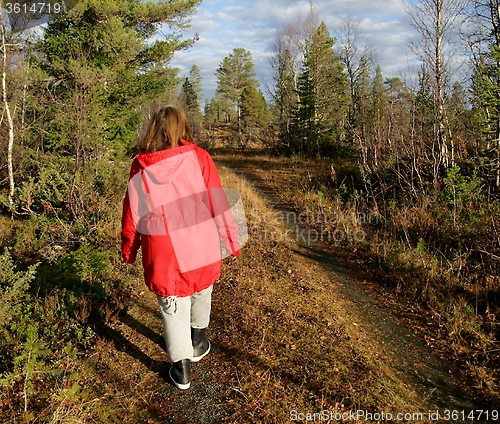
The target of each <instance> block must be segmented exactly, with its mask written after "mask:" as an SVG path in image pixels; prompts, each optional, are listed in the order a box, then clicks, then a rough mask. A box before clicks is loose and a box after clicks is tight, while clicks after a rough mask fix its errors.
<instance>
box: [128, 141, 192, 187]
mask: <svg viewBox="0 0 500 424" xmlns="http://www.w3.org/2000/svg"><path fill="white" fill-rule="evenodd" d="M182 142H183V143H184V144H183V145H182V146H178V147H175V148H173V149H166V150H160V151H158V152H151V153H139V154H137V156H136V159H137V160H138V162H139V163H140V165H141V166H142V168H144V172H145V173H146V174H147V175H148V177H149V178H150V179H151V181H152V182H153V183H155V184H167V183H170V182H172V181H174V180H175V179H176V178H177V176H178V175H179V174H180V173H181V172H182V170H183V169H184V167H185V165H186V162H187V158H188V157H190V156H191V155H186V154H185V153H189V152H193V153H192V154H195V152H194V149H195V147H196V146H195V144H194V143H191V142H189V141H185V140H183V141H182Z"/></svg>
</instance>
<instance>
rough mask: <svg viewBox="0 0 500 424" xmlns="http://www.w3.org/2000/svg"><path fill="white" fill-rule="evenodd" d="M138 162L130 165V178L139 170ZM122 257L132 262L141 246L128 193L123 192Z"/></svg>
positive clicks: (135, 161)
mask: <svg viewBox="0 0 500 424" xmlns="http://www.w3.org/2000/svg"><path fill="white" fill-rule="evenodd" d="M139 167H140V165H139V162H138V161H137V159H135V160H134V162H132V167H131V170H130V178H132V177H133V176H134V175H135V174H136V173H137V172H139ZM121 238H122V258H123V260H124V261H125V262H127V263H129V264H133V263H134V262H135V259H136V257H137V251H138V250H139V247H140V246H141V237H140V233H139V232H138V231H137V228H136V225H135V223H134V219H133V217H132V210H131V208H130V199H129V193H128V187H127V192H126V193H125V198H124V199H123V211H122V231H121Z"/></svg>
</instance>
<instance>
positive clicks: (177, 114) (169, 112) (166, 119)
mask: <svg viewBox="0 0 500 424" xmlns="http://www.w3.org/2000/svg"><path fill="white" fill-rule="evenodd" d="M182 140H187V141H193V136H192V134H191V129H190V128H189V124H188V121H187V117H186V114H185V113H184V112H183V111H182V110H181V109H179V108H178V107H176V106H163V107H162V108H160V109H159V110H158V111H157V112H156V113H155V114H154V115H153V117H152V118H151V122H150V123H149V127H148V130H147V131H146V135H145V136H144V137H143V138H142V139H141V140H139V142H138V147H139V151H140V152H141V153H150V152H157V151H158V150H165V149H171V148H174V147H177V146H181V145H182Z"/></svg>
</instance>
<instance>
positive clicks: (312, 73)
mask: <svg viewBox="0 0 500 424" xmlns="http://www.w3.org/2000/svg"><path fill="white" fill-rule="evenodd" d="M334 43H335V41H334V39H333V38H331V37H330V35H329V33H328V29H327V27H326V24H325V23H324V22H323V23H321V25H320V26H319V27H318V29H317V31H316V33H315V34H314V36H313V38H312V40H311V43H310V45H309V46H308V49H307V53H306V56H305V61H304V66H303V69H302V72H301V74H300V76H299V82H298V90H297V92H298V97H299V103H298V108H297V112H296V116H295V120H294V128H295V134H294V138H295V143H294V144H295V146H297V147H298V148H299V150H302V151H304V152H305V153H307V154H308V155H313V156H314V155H320V154H322V153H324V152H326V151H327V150H329V149H331V148H332V147H333V145H334V141H335V140H339V138H340V136H341V134H342V133H343V126H344V122H345V117H346V105H347V103H348V102H347V97H346V90H347V80H346V77H345V75H344V74H343V66H342V64H341V63H340V60H339V58H338V57H336V56H335V54H334V51H333V45H334Z"/></svg>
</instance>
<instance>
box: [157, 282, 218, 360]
mask: <svg viewBox="0 0 500 424" xmlns="http://www.w3.org/2000/svg"><path fill="white" fill-rule="evenodd" d="M212 289H213V285H212V286H210V287H208V288H206V289H205V290H202V291H201V292H198V293H195V294H193V295H192V296H187V297H174V296H170V297H167V298H165V297H161V296H158V295H157V298H158V304H159V305H160V311H161V318H162V321H163V331H164V334H165V344H166V346H167V354H168V357H169V358H170V360H171V361H172V362H177V361H180V360H181V359H192V358H193V344H192V342H191V327H193V328H205V327H207V326H208V323H209V322H210V310H211V305H212Z"/></svg>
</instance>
